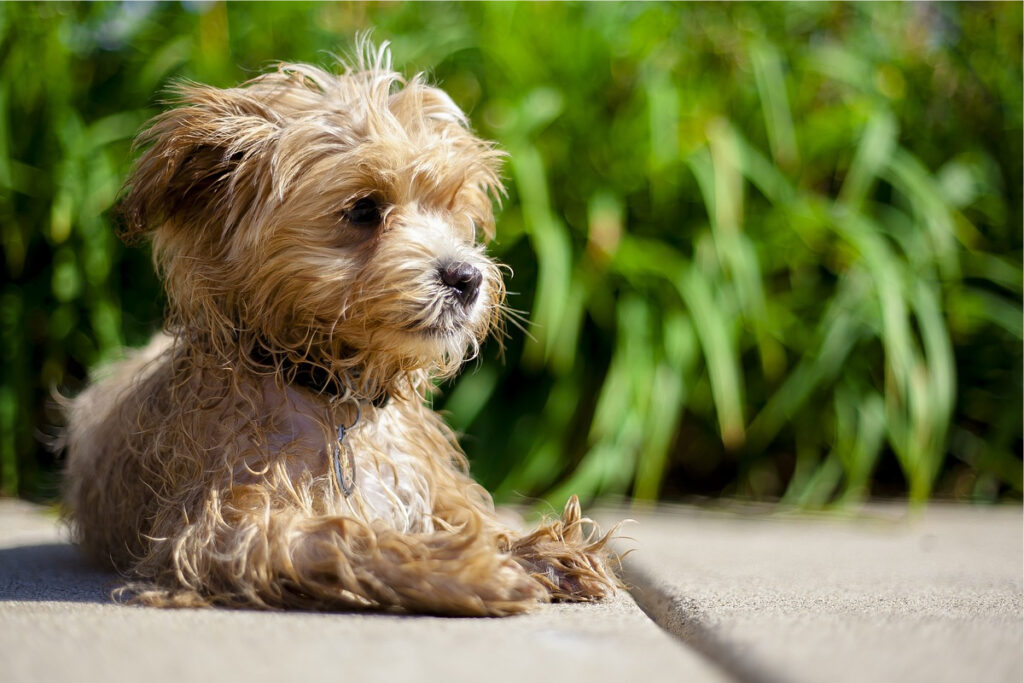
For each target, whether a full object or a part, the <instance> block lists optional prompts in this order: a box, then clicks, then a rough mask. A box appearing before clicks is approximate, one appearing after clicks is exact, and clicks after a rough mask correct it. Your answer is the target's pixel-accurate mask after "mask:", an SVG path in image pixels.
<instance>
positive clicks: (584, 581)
mask: <svg viewBox="0 0 1024 683" xmlns="http://www.w3.org/2000/svg"><path fill="white" fill-rule="evenodd" d="M613 531H614V530H613ZM611 533H612V532H609V533H607V534H604V535H602V534H601V532H600V530H599V529H598V528H597V525H596V524H594V522H593V521H592V520H590V519H588V518H586V517H584V516H583V515H582V513H581V511H580V503H579V500H578V499H577V498H576V496H572V497H571V498H569V500H568V502H567V503H566V504H565V509H564V510H563V512H562V517H561V518H560V519H559V520H557V521H555V522H552V523H550V524H547V525H545V526H542V527H541V528H539V529H537V530H536V531H534V532H533V533H532V534H530V535H529V536H526V537H524V538H521V539H518V540H516V541H514V542H513V543H512V547H511V550H512V553H513V555H514V557H515V558H516V561H517V562H518V563H519V564H520V565H521V566H522V567H523V568H524V569H525V570H526V571H527V573H528V574H529V575H530V576H532V577H533V578H534V579H536V580H537V581H538V582H540V583H541V584H543V586H544V587H545V588H546V589H547V591H548V593H549V595H550V598H551V599H552V600H558V601H567V602H581V601H590V600H600V599H602V598H605V597H608V596H609V595H612V594H614V593H615V590H616V589H617V588H620V587H621V586H622V584H621V582H620V581H619V578H618V576H616V574H615V572H614V570H613V569H612V563H613V562H614V558H613V556H612V554H611V553H610V552H609V550H608V548H607V544H608V540H609V538H610V537H611Z"/></svg>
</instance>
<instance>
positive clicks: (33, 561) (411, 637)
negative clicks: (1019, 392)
mask: <svg viewBox="0 0 1024 683" xmlns="http://www.w3.org/2000/svg"><path fill="white" fill-rule="evenodd" d="M596 516H598V517H601V518H604V519H606V520H610V519H613V518H621V517H622V516H631V517H633V518H634V519H637V520H638V523H637V524H634V525H630V526H628V527H626V528H625V529H624V530H623V533H624V534H626V535H628V536H631V537H632V538H633V539H634V540H626V539H622V540H621V541H620V547H622V548H625V547H634V548H636V549H637V550H636V552H634V553H632V554H631V555H630V556H629V557H628V558H627V560H626V561H625V563H624V572H625V578H626V580H627V582H628V583H630V584H631V586H632V596H635V598H636V603H635V602H634V600H633V597H632V596H631V595H627V594H623V595H621V596H619V598H617V599H615V600H612V601H610V602H607V603H604V604H600V605H549V606H546V607H543V608H541V609H539V610H538V611H537V612H535V613H533V614H530V615H527V616H524V617H515V618H510V619H443V618H433V617H401V616H390V615H376V614H337V613H295V612H292V613H266V612H255V611H230V610H157V609H148V608H134V607H123V606H120V605H115V604H111V603H110V602H109V599H108V594H109V590H110V588H111V587H113V586H115V585H116V581H117V579H116V577H114V576H112V575H110V574H106V573H103V572H98V571H95V570H93V569H90V568H89V567H87V566H86V565H84V564H83V563H82V562H81V560H80V559H79V557H78V555H77V553H76V552H75V550H74V548H72V547H71V546H69V545H68V544H67V543H66V542H65V541H64V540H63V537H62V535H61V533H60V531H59V529H58V527H57V524H56V522H55V519H54V517H53V516H52V515H50V514H48V513H47V512H46V511H45V510H43V509H41V508H38V507H35V506H31V505H29V504H27V503H22V502H18V501H11V500H0V680H2V681H4V683H20V682H22V681H25V682H29V681H31V682H33V683H35V682H36V681H57V680H74V681H133V682H136V683H137V682H138V681H140V680H142V681H145V683H162V682H163V681H179V680H212V679H214V678H216V679H218V680H224V681H228V680H245V681H264V680H265V681H289V680H302V681H319V680H324V681H327V680H330V681H337V680H341V679H344V680H350V681H378V680H379V681H401V680H416V681H421V680H422V681H430V680H455V681H477V680H487V681H518V682H521V681H524V680H527V681H547V680H558V681H575V680H586V681H588V682H590V681H615V682H616V683H618V682H620V681H636V680H639V681H694V682H701V681H729V680H739V681H744V682H752V683H759V682H760V681H833V680H836V681H844V680H849V681H900V682H901V683H902V682H903V681H915V680H920V681H926V680H927V681H943V680H949V681H953V680H957V681H960V680H970V681H974V680H979V681H981V680H984V681H1013V682H1014V683H1016V682H1019V681H1020V680H1021V669H1022V657H1021V638H1022V627H1021V618H1022V598H1021V594H1022V579H1021V574H1022V567H1021V561H1022V549H1021V544H1022V528H1021V527H1022V525H1021V509H1020V508H1019V507H1016V508H1000V509H971V508H963V507H944V506H934V507H932V508H930V509H929V511H928V512H927V513H926V514H925V516H924V517H923V518H921V519H917V520H914V521H906V520H905V519H903V511H902V508H900V507H892V508H874V509H872V511H871V514H870V515H869V516H868V517H866V518H864V517H859V518H858V519H857V520H856V521H854V520H842V519H835V518H825V519H808V518H806V517H797V518H786V517H780V516H779V515H777V514H776V515H765V514H763V513H762V512H757V511H754V512H747V513H743V514H737V513H731V514H726V513H711V512H705V511H698V510H695V509H660V510H658V511H657V512H638V511H636V510H633V511H627V512H621V511H615V512H610V511H605V512H602V513H600V514H599V515H596ZM637 603H639V605H640V607H642V608H643V611H641V609H640V607H638V606H637ZM644 612H646V613H647V615H650V617H651V618H648V616H647V615H645V614H644ZM652 618H653V621H652ZM655 622H657V625H656V624H655ZM659 625H660V626H661V628H659ZM670 634H671V635H670Z"/></svg>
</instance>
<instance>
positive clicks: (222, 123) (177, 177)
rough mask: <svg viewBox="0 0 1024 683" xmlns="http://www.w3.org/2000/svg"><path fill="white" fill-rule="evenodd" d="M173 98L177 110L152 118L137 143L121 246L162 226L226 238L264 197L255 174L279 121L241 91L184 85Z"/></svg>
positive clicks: (123, 201)
mask: <svg viewBox="0 0 1024 683" xmlns="http://www.w3.org/2000/svg"><path fill="white" fill-rule="evenodd" d="M174 92H175V94H176V95H177V96H178V97H179V98H180V100H179V101H180V103H181V104H180V106H178V107H176V108H174V109H171V110H169V111H166V112H164V113H163V114H160V115H159V116H157V117H156V118H154V119H153V120H152V121H151V122H150V124H149V127H148V128H146V130H144V131H143V132H142V133H141V134H140V135H139V136H138V138H137V139H136V141H135V147H136V149H139V148H146V151H145V152H144V153H143V154H142V156H141V157H140V158H139V160H138V161H137V162H136V164H135V167H134V169H133V171H132V173H131V175H130V176H129V178H128V181H127V182H126V183H125V188H126V192H125V194H124V196H123V198H122V199H121V202H120V205H119V210H120V213H121V216H122V220H123V223H122V231H121V237H122V239H124V240H125V241H132V240H135V239H137V238H138V237H140V236H142V235H145V234H147V233H150V232H152V231H153V230H156V229H157V228H159V227H160V226H163V225H171V226H174V227H177V228H184V227H187V226H190V225H194V224H197V223H199V222H201V223H203V224H204V226H205V225H208V226H209V227H210V228H213V229H215V230H226V229H227V228H228V227H229V224H230V223H232V222H233V221H234V220H236V219H237V218H238V216H240V215H241V214H242V213H244V211H245V210H246V207H247V206H251V205H252V203H253V201H254V200H255V199H256V195H257V193H258V192H259V191H260V190H261V189H263V188H261V187H259V186H258V185H257V184H256V183H258V182H259V181H258V175H259V174H257V173H256V169H255V166H256V165H257V163H258V161H257V160H259V159H264V158H266V157H265V156H264V155H262V154H261V152H262V151H264V150H265V149H266V148H267V147H268V146H269V145H271V144H272V143H273V141H274V139H275V138H276V135H277V134H278V133H279V131H280V129H281V121H280V118H279V117H278V116H277V115H275V113H274V112H273V111H272V110H271V109H270V108H269V107H268V106H267V105H266V104H265V103H264V102H263V101H261V100H260V99H258V98H257V97H255V96H254V95H253V94H252V93H250V92H248V91H246V90H245V89H242V88H232V89H227V90H221V89H219V88H214V87H210V86H205V85H199V84H193V83H185V84H179V85H178V86H176V87H175V88H174ZM247 179H248V180H252V181H253V182H247ZM213 224H217V225H213Z"/></svg>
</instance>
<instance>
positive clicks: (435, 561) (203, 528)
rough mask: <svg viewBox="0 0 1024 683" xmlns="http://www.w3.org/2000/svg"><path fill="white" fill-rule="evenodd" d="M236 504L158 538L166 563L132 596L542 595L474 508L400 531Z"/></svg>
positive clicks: (508, 608) (326, 600)
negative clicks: (460, 517)
mask: <svg viewBox="0 0 1024 683" xmlns="http://www.w3.org/2000/svg"><path fill="white" fill-rule="evenodd" d="M241 502H242V501H241V500H239V499H238V498H236V499H235V503H234V504H228V505H226V506H224V508H222V509H221V511H220V514H217V515H212V516H208V518H207V519H197V520H196V523H195V524H192V525H189V527H188V528H187V529H186V530H185V532H184V535H182V536H180V537H179V538H177V539H174V538H167V539H164V542H166V543H168V544H169V545H168V546H166V547H167V548H168V549H170V548H173V551H172V552H173V557H172V558H171V559H172V564H173V566H174V567H175V571H174V572H173V573H163V574H162V575H159V576H152V578H153V579H154V581H153V582H152V583H149V584H146V585H139V584H137V585H135V586H133V587H132V591H133V592H134V601H136V602H140V603H143V604H154V605H163V606H175V605H177V606H192V605H200V604H221V605H229V606H237V607H266V608H306V609H310V608H321V609H322V608H341V609H351V608H371V609H399V610H403V611H408V612H429V613H434V614H452V615H474V616H500V615H507V614H515V613H519V612H524V611H526V610H528V609H530V608H531V607H533V606H535V605H536V604H537V603H538V602H545V601H547V599H548V594H547V591H545V590H544V586H542V585H541V583H540V582H538V581H537V580H536V579H535V578H533V577H531V576H530V574H529V573H528V572H527V571H525V570H524V568H523V567H522V566H520V564H519V563H517V562H516V561H515V560H514V559H513V558H512V557H511V556H510V555H508V554H507V553H502V552H499V550H498V545H499V542H498V540H497V537H496V535H495V534H494V532H493V530H491V529H488V528H485V525H483V524H482V522H481V521H480V520H479V519H478V518H476V517H474V516H469V518H468V519H467V520H466V521H465V523H463V524H461V525H460V526H459V527H457V528H453V529H446V530H444V531H437V532H430V533H418V534H406V533H401V532H398V531H396V530H394V529H393V528H390V527H388V526H387V525H386V524H384V523H381V522H372V523H366V522H362V521H358V520H354V519H352V518H348V517H341V516H313V515H310V514H309V513H308V512H306V511H304V510H300V509H298V508H291V507H289V508H284V509H282V508H277V509H271V510H268V509H266V507H262V508H261V507H260V506H259V505H247V506H245V507H247V508H250V509H247V510H245V511H241V510H240V509H239V508H240V505H239V503H241Z"/></svg>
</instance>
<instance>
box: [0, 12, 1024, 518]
mask: <svg viewBox="0 0 1024 683" xmlns="http://www.w3.org/2000/svg"><path fill="white" fill-rule="evenodd" d="M1021 25H1022V16H1021V5H1020V4H1019V3H1012V4H1010V3H1008V4H973V3H971V4H952V3H940V4H937V5H933V4H916V3H911V4H888V3H882V4H874V3H869V4H826V3H814V4H764V5H762V4H757V5H748V4H730V5H704V4H647V3H607V4H592V5H591V4H587V5H581V4H569V3H565V4H563V3H557V4H487V3H481V4H415V3H413V4H382V5H363V4H356V5H353V4H315V5H310V4H303V3H282V4H277V3H265V4H263V3H261V4H243V3H233V4H228V5H224V4H219V3H218V4H206V3H203V4H185V5H178V4H132V3H96V4H81V5H79V4H28V3H26V4H0V36H2V44H0V70H2V74H3V78H2V83H0V221H2V226H3V228H2V229H3V234H2V244H0V249H2V255H0V268H2V269H3V291H2V295H0V297H2V298H0V348H2V351H3V360H4V362H3V370H2V373H3V381H2V385H0V487H2V490H3V491H5V492H7V493H20V494H22V495H34V496H43V497H46V496H52V495H55V493H56V485H55V481H56V479H55V472H56V470H57V468H58V467H59V463H57V462H55V460H54V458H53V456H51V455H48V454H47V452H46V451H45V450H44V449H43V448H42V446H41V445H40V436H43V437H45V436H46V435H47V434H48V433H50V431H49V430H50V428H47V427H46V426H45V425H47V424H50V423H52V421H53V419H54V418H53V416H52V415H51V414H49V413H48V412H47V408H46V406H47V404H48V402H49V401H50V391H51V387H53V386H57V387H62V388H65V389H70V390H74V389H75V388H78V387H80V386H81V385H82V382H83V381H84V377H85V376H86V373H87V369H88V368H90V367H93V366H94V365H96V364H97V363H100V362H102V361H103V360H104V359H107V358H111V357H113V356H115V355H116V354H117V351H118V349H119V348H120V347H121V346H122V345H123V344H125V343H127V344H140V343H142V342H143V341H144V340H145V339H146V337H147V336H148V334H150V333H151V332H152V331H153V330H154V329H155V328H157V327H158V325H159V320H160V317H161V309H162V299H161V294H160V292H159V286H158V283H157V282H156V281H155V279H154V277H153V275H152V273H151V267H150V264H149V262H148V258H149V257H148V255H147V254H146V252H145V250H142V249H133V250H127V249H125V248H124V247H123V246H121V245H120V244H119V243H118V242H117V240H116V238H115V230H114V223H115V216H114V213H113V212H112V211H110V210H109V207H111V205H112V204H113V203H114V201H115V199H116V196H117V193H118V189H119V187H120V183H121V182H122V180H123V178H124V177H125V175H126V173H127V170H128V168H129V165H130V161H131V151H130V141H131V138H132V137H133V136H134V134H135V133H136V132H137V131H138V129H139V128H140V126H141V125H142V123H143V122H144V121H145V120H146V119H147V118H148V117H149V116H151V115H153V114H155V113H156V112H157V111H159V109H160V98H161V91H162V90H163V89H164V88H165V86H166V85H167V84H168V82H169V81H170V80H171V79H173V78H176V77H186V78H192V79H196V80H199V81H203V82H208V83H212V84H215V85H219V86H229V85H233V84H235V83H237V82H239V81H241V80H244V79H246V78H248V77H250V76H252V75H254V74H256V73H258V72H259V71H260V70H262V69H264V68H265V67H266V66H268V65H269V64H271V63H272V62H273V61H274V60H288V61H312V62H316V63H321V64H325V63H330V62H331V59H332V58H331V57H330V54H329V53H330V52H331V51H340V52H344V51H345V50H346V49H348V47H350V46H351V40H352V37H353V36H354V35H355V33H356V31H358V30H363V29H367V28H371V27H374V37H375V38H376V39H377V40H384V39H389V40H391V41H392V43H393V46H394V54H395V59H396V63H398V64H399V65H401V66H402V67H403V68H404V69H405V70H407V71H416V70H427V71H429V73H430V74H431V75H432V77H433V78H434V79H435V80H436V81H438V82H440V83H441V84H442V85H443V87H445V88H446V89H447V90H448V91H449V92H450V94H451V95H452V96H453V97H454V99H455V100H456V102H458V103H459V104H460V105H462V106H463V108H464V109H466V110H467V111H468V112H469V114H470V116H471V118H472V119H473V122H474V125H475V127H476V128H477V130H478V131H479V132H480V133H481V134H482V135H483V136H485V137H490V138H493V139H497V140H499V141H500V143H501V145H502V146H503V147H504V148H505V149H507V150H508V151H509V152H510V154H511V156H510V162H509V165H508V168H507V178H508V181H509V182H508V184H509V191H510V196H509V198H508V200H507V201H506V202H505V208H504V211H503V213H502V215H501V217H500V220H499V238H498V240H497V242H496V243H495V244H494V245H493V251H494V253H495V254H496V255H497V256H498V257H499V258H500V259H502V260H504V261H505V262H507V263H509V264H510V265H511V266H512V267H513V268H514V270H515V276H514V278H512V279H511V281H510V282H509V288H510V290H511V291H512V292H515V293H516V294H515V295H513V296H512V297H511V299H510V303H511V305H512V306H514V307H516V308H520V309H523V310H525V311H529V313H530V318H531V320H532V323H531V324H529V326H528V327H529V336H528V337H527V336H526V335H523V334H519V333H516V334H513V335H512V337H511V339H510V340H509V341H508V342H507V345H506V347H507V348H506V352H505V356H504V359H501V358H498V354H497V353H496V351H495V349H496V345H494V344H492V345H491V347H490V349H491V350H490V351H489V352H488V353H487V354H485V358H484V359H483V360H482V361H480V362H479V363H477V364H475V365H473V366H471V367H470V368H468V369H467V372H466V373H465V374H464V375H463V376H462V377H461V378H460V379H459V380H458V381H457V382H456V383H454V384H453V385H452V386H450V387H445V391H444V394H443V395H442V396H441V397H439V398H438V400H437V405H438V406H439V407H441V408H443V409H445V410H446V411H447V412H448V416H449V418H450V420H451V422H452V423H453V425H454V426H455V427H456V428H457V429H459V430H461V431H463V432H465V433H466V437H465V439H464V445H465V447H466V450H467V451H468V453H469V454H470V456H471V458H472V460H473V467H474V472H475V473H476V474H477V476H478V477H479V478H481V480H482V481H483V483H485V484H486V485H488V486H489V487H492V488H494V489H496V490H497V492H498V496H499V498H502V499H505V500H510V499H512V500H515V499H517V497H518V496H543V495H547V496H550V497H551V498H552V499H562V498H564V497H565V496H566V495H567V494H568V493H571V492H577V493H580V494H581V495H582V496H583V497H592V496H597V495H611V496H616V495H625V494H630V495H633V496H635V497H637V498H640V499H654V498H658V497H678V496H684V495H694V494H697V495H732V496H741V497H751V498H757V499H761V498H775V497H781V498H783V500H786V501H788V502H793V503H797V504H802V505H811V506H813V505H820V504H825V503H828V502H830V501H837V500H838V501H855V500H858V499H860V498H862V497H864V496H867V495H909V497H910V498H911V499H912V500H914V501H918V502H920V501H923V500H926V499H927V498H928V497H929V496H931V495H933V494H934V493H935V492H936V491H938V492H939V493H941V494H943V495H951V496H955V497H958V498H971V499H980V500H991V499H996V498H999V497H1004V496H1009V497H1016V498H1019V497H1020V495H1021V477H1022V474H1021V472H1022V469H1021V431H1022V425H1021V423H1022V402H1021V374H1022V364H1021V357H1022V353H1021V339H1022V316H1021V296H1022V270H1021V248H1022V245H1021V226H1022V215H1021V187H1022V174H1021V149H1022V137H1021V125H1022V124H1021V102H1022V89H1021V85H1022V74H1021V51H1022V43H1021ZM44 440H45V439H44Z"/></svg>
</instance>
